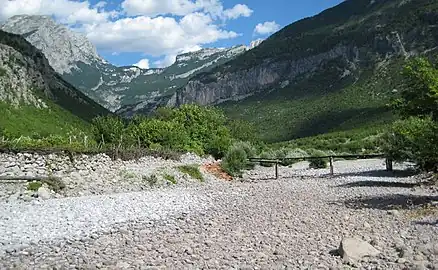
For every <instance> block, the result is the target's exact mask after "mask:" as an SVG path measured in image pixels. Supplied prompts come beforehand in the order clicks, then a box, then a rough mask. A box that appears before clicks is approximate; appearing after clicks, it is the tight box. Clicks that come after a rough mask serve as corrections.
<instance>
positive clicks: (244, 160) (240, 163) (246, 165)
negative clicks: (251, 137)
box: [221, 142, 255, 176]
mask: <svg viewBox="0 0 438 270" xmlns="http://www.w3.org/2000/svg"><path fill="white" fill-rule="evenodd" d="M250 157H255V150H254V148H253V146H252V145H251V144H250V143H247V142H237V143H234V144H233V145H232V146H231V147H230V149H229V150H228V151H227V154H226V155H225V157H224V158H223V160H222V163H221V167H222V169H223V170H224V171H225V172H227V173H228V174H229V175H231V176H241V174H242V170H247V169H251V168H253V164H252V163H250V162H248V158H250Z"/></svg>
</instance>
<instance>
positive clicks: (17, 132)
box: [0, 31, 109, 138]
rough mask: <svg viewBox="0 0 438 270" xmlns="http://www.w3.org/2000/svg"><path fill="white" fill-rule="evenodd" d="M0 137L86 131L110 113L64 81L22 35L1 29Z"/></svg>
mask: <svg viewBox="0 0 438 270" xmlns="http://www.w3.org/2000/svg"><path fill="white" fill-rule="evenodd" d="M0 69H1V74H0V114H1V115H2V117H1V118H0V136H2V137H6V138H19V137H21V136H30V137H34V138H42V137H47V136H49V135H67V134H79V133H81V132H88V130H89V122H90V121H91V119H93V118H94V117H96V116H98V115H107V114H109V112H108V111H107V110H106V109H105V108H103V107H102V106H100V105H99V104H97V103H96V102H94V101H93V100H92V99H90V98H88V97H87V96H85V95H84V94H82V93H81V92H79V91H78V90H76V89H75V88H74V87H73V86H71V85H70V84H69V83H67V82H66V81H64V80H63V79H62V78H61V77H60V76H59V75H58V74H57V73H55V71H54V70H53V69H52V68H51V67H50V65H49V63H48V61H47V59H46V58H45V57H44V55H43V54H42V53H41V52H40V51H39V50H37V49H36V48H35V47H33V46H32V45H31V44H30V43H28V42H27V41H26V40H25V39H24V38H23V37H21V36H18V35H14V34H10V33H6V32H3V31H0Z"/></svg>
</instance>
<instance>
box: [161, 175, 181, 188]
mask: <svg viewBox="0 0 438 270" xmlns="http://www.w3.org/2000/svg"><path fill="white" fill-rule="evenodd" d="M163 178H164V179H166V180H167V181H168V182H170V183H172V184H174V185H176V184H177V183H178V182H177V181H176V179H175V176H173V175H170V174H167V173H166V174H165V175H163Z"/></svg>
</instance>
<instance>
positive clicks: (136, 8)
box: [122, 0, 202, 17]
mask: <svg viewBox="0 0 438 270" xmlns="http://www.w3.org/2000/svg"><path fill="white" fill-rule="evenodd" d="M122 8H123V10H124V11H125V12H126V13H127V14H128V15H130V16H135V15H144V16H150V17H155V16H157V15H166V14H173V15H178V16H184V15H187V14H189V13H191V12H193V11H196V10H199V9H200V8H202V7H200V6H197V5H196V3H193V2H192V1H189V0H125V1H123V2H122Z"/></svg>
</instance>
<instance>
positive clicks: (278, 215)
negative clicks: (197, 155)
mask: <svg viewBox="0 0 438 270" xmlns="http://www.w3.org/2000/svg"><path fill="white" fill-rule="evenodd" d="M406 167H407V166H406V165H396V166H395V169H396V170H397V169H406ZM384 168H385V166H384V161H383V160H365V161H339V162H336V163H335V172H336V176H335V177H328V176H327V174H328V172H329V171H328V169H323V170H308V169H306V164H305V163H301V164H295V165H294V166H293V168H284V167H281V168H280V169H279V173H280V176H281V178H280V179H278V180H275V179H272V178H273V176H274V169H273V168H263V167H257V168H256V170H254V171H252V172H249V173H247V174H246V176H245V177H244V179H243V180H242V181H235V182H223V181H209V182H207V183H204V184H196V185H193V186H191V187H187V188H173V189H164V190H153V191H149V192H144V193H124V194H118V195H112V196H106V195H105V196H94V197H79V198H69V199H59V200H49V201H47V202H44V203H43V204H41V205H32V204H27V205H25V204H17V203H12V202H11V203H5V204H2V205H1V208H0V217H1V218H0V230H2V231H6V232H8V233H7V234H4V235H2V236H1V237H2V238H0V239H2V241H8V242H12V243H15V244H16V243H27V246H25V247H20V248H16V249H15V250H12V246H9V245H5V246H4V249H5V248H9V249H8V250H7V252H4V253H1V252H0V269H10V268H13V269H344V268H345V267H346V266H345V264H344V262H343V261H342V259H341V258H340V257H339V256H337V255H336V254H335V253H334V252H333V251H335V250H336V249H337V248H338V247H339V243H340V241H341V240H342V239H343V238H344V237H356V238H359V239H362V240H364V241H366V242H368V243H370V244H371V245H372V246H374V247H375V248H376V249H377V250H378V251H379V252H380V255H379V256H378V257H375V258H365V259H364V260H363V261H360V262H358V263H357V265H356V266H357V267H358V268H359V269H438V226H437V223H436V221H437V220H438V216H437V214H436V213H438V212H433V211H432V212H426V214H427V215H426V216H415V215H413V214H415V213H418V209H419V208H420V207H423V206H424V205H426V204H427V203H430V202H433V201H438V194H437V193H436V192H435V191H434V190H429V189H425V188H423V187H417V186H416V184H415V182H416V180H417V179H416V178H415V176H410V174H409V173H406V172H399V171H397V172H396V173H395V174H390V173H388V172H385V171H384ZM14 211H15V212H14ZM4 217H8V218H9V220H6V219H5V218H4ZM93 230H94V233H93V232H92V231H93ZM76 232H84V233H85V234H86V235H84V236H82V237H76V236H75V235H76ZM65 238H67V239H65ZM29 239H32V241H36V240H44V241H41V242H39V243H31V242H30V241H29Z"/></svg>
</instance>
